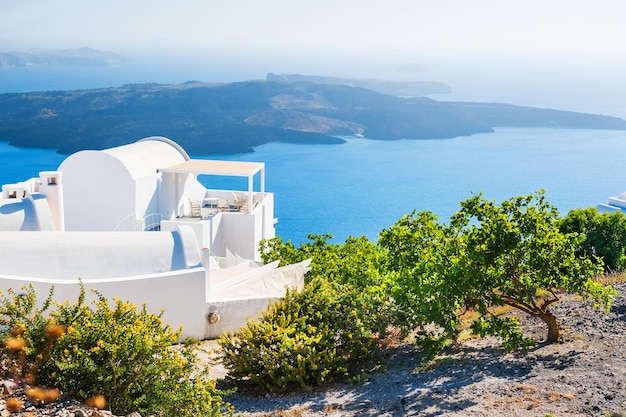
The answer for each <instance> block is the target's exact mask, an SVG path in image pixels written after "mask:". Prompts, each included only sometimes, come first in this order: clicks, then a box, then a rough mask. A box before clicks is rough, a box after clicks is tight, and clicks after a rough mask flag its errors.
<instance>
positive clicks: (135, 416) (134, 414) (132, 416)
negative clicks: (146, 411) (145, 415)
mask: <svg viewBox="0 0 626 417" xmlns="http://www.w3.org/2000/svg"><path fill="white" fill-rule="evenodd" d="M126 417H141V414H139V413H138V412H136V411H135V412H132V413H130V414H129V415H127V416H126Z"/></svg>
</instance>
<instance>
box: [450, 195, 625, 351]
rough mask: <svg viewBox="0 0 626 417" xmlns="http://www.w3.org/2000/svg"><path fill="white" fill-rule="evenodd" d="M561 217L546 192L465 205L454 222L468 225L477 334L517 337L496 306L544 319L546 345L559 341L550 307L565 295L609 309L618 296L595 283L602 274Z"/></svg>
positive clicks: (467, 276) (467, 269)
mask: <svg viewBox="0 0 626 417" xmlns="http://www.w3.org/2000/svg"><path fill="white" fill-rule="evenodd" d="M558 218H559V215H558V212H557V210H556V209H555V208H554V207H553V206H552V205H550V204H549V203H548V202H547V201H546V200H545V197H544V194H543V192H537V193H535V194H532V195H523V196H518V197H514V198H511V199H509V200H506V201H504V202H502V203H501V204H499V205H498V204H496V203H494V202H490V201H487V200H485V199H483V198H482V196H480V195H478V196H474V197H472V198H470V199H468V200H466V201H464V202H463V203H461V210H460V212H458V213H457V214H456V215H455V216H454V219H453V222H455V223H457V224H459V225H463V226H467V228H466V229H465V233H464V237H463V238H464V242H463V244H464V248H465V249H464V256H463V266H462V268H461V270H462V271H463V274H462V280H463V281H464V282H465V286H467V287H468V288H470V289H471V293H473V294H475V295H476V296H478V298H477V300H476V301H477V304H476V305H477V307H478V310H479V312H480V313H481V319H480V320H478V321H476V322H475V323H474V329H475V331H476V332H477V333H479V334H493V333H497V332H500V331H501V330H499V329H503V330H505V334H506V333H507V332H509V333H510V334H511V336H512V337H513V338H516V337H519V333H518V332H516V331H514V330H513V326H511V324H515V323H511V320H512V319H507V320H505V319H502V318H500V317H497V316H495V315H493V314H490V313H489V310H488V307H489V306H492V305H509V306H511V307H514V308H516V309H519V310H521V311H523V312H525V313H527V314H529V315H531V316H535V317H538V318H540V319H541V320H543V321H544V322H545V323H546V325H547V326H548V335H547V340H548V341H549V342H555V341H557V340H558V338H559V334H560V332H559V323H558V320H557V318H556V317H555V315H554V313H553V312H552V311H550V309H549V307H550V306H551V305H553V304H554V303H556V302H558V301H559V300H560V294H561V293H562V291H565V292H567V293H573V294H578V295H580V296H582V297H584V298H595V299H598V300H600V302H601V303H602V304H604V306H605V307H606V308H607V309H608V307H609V305H610V302H611V299H612V296H613V295H614V294H615V291H614V290H613V288H611V287H604V286H602V285H601V284H599V283H597V282H596V281H594V280H593V276H594V275H595V274H596V273H598V272H599V268H597V267H596V266H595V265H594V264H593V263H592V262H591V260H590V259H589V258H585V257H580V256H578V255H577V253H576V249H577V248H578V247H579V245H580V241H581V239H582V237H581V236H580V235H577V234H575V233H570V234H565V233H563V232H561V231H560V230H559V228H558V225H557V221H558Z"/></svg>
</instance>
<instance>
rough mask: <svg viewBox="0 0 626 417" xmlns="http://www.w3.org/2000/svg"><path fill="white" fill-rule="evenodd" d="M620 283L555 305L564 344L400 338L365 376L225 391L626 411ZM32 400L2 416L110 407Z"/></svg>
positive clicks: (409, 406)
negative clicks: (436, 351) (605, 299)
mask: <svg viewBox="0 0 626 417" xmlns="http://www.w3.org/2000/svg"><path fill="white" fill-rule="evenodd" d="M615 288H616V289H617V290H618V292H619V294H618V296H617V297H616V298H615V301H614V303H613V305H612V307H611V310H610V312H609V313H604V311H602V310H596V309H594V308H593V307H592V304H591V302H589V301H582V300H579V299H577V298H575V297H567V299H566V300H565V301H563V302H562V303H560V304H559V305H557V306H555V307H554V311H555V313H556V314H557V316H558V317H559V318H560V319H561V323H562V336H563V337H562V340H561V341H560V342H559V343H556V344H545V343H539V344H538V345H537V346H536V347H534V348H532V349H530V350H528V351H525V352H516V353H510V354H507V353H505V352H504V351H503V350H502V349H501V347H500V344H499V342H498V340H497V339H495V338H489V339H471V340H465V341H464V342H462V343H461V344H460V345H459V346H455V347H453V348H451V349H449V350H448V351H446V352H444V354H443V355H441V356H440V357H439V358H437V359H436V360H434V361H432V362H430V363H427V364H424V363H421V362H420V356H419V352H417V351H416V349H415V348H414V346H413V345H411V344H400V345H398V346H396V347H393V348H389V349H388V350H387V351H386V357H385V361H384V366H383V367H382V368H381V370H380V371H379V372H374V373H372V374H371V375H370V376H369V378H368V380H367V381H366V382H365V383H363V384H361V385H343V384H336V385H332V386H329V387H324V388H323V389H318V390H316V391H313V392H311V393H306V394H303V393H296V394H290V395H265V396H253V395H248V394H245V393H235V394H232V395H230V396H228V397H227V398H226V400H228V401H230V402H231V403H232V405H233V406H234V407H235V411H236V415H237V416H239V417H266V416H267V417H270V416H275V417H318V416H319V417H321V416H326V417H336V416H345V417H356V416H376V417H392V416H438V417H439V416H489V417H491V416H494V417H495V416H498V417H510V416H515V417H518V416H519V417H526V416H529V417H530V416H533V417H534V416H538V417H548V416H554V417H565V416H568V417H575V416H612V417H626V284H625V283H620V284H617V285H615ZM524 326H525V329H526V330H527V332H528V335H532V336H533V337H535V339H536V340H539V341H541V339H542V338H543V337H544V336H545V333H546V328H545V326H544V325H543V324H542V323H541V322H539V321H533V320H529V319H524ZM215 346H217V345H216V344H215V342H212V343H207V345H206V346H205V347H208V348H211V347H215ZM204 359H205V361H206V363H207V364H209V365H210V366H211V367H212V368H211V371H212V373H213V376H214V377H215V378H217V379H218V380H222V379H223V377H224V375H225V370H224V368H223V367H222V366H221V365H220V364H219V362H216V359H215V355H209V356H205V357H204ZM220 384H223V382H220ZM5 398H6V397H5ZM25 402H26V404H25V405H26V407H25V409H24V410H23V411H22V412H20V413H13V414H12V413H10V412H9V410H7V409H6V404H5V401H4V399H0V417H7V416H11V415H13V416H29V417H38V416H55V417H89V416H93V417H96V416H102V417H112V415H111V413H108V412H106V411H103V410H97V409H94V408H89V407H85V406H83V405H81V404H79V403H77V402H74V401H72V400H70V399H63V398H62V399H61V400H60V401H57V402H54V403H52V404H48V405H47V406H36V405H33V404H30V403H29V402H28V401H25ZM131 415H132V416H133V417H140V416H139V414H138V413H133V414H131ZM172 417H175V416H172Z"/></svg>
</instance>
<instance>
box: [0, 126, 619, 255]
mask: <svg viewBox="0 0 626 417" xmlns="http://www.w3.org/2000/svg"><path fill="white" fill-rule="evenodd" d="M174 139H175V138H174ZM0 155H1V156H0V158H1V161H2V163H1V164H0V183H2V184H6V183H11V182H17V181H20V180H24V179H27V178H30V177H33V176H37V174H38V172H39V171H42V170H51V169H56V168H57V167H58V165H59V164H60V162H61V161H62V160H63V158H64V156H62V155H58V154H56V153H54V152H53V151H46V150H22V149H17V148H13V147H10V146H8V145H6V144H4V143H0ZM193 157H194V158H200V157H202V156H198V155H195V156H193ZM213 158H214V159H229V160H246V161H262V162H265V164H266V189H267V191H270V192H273V193H275V200H276V211H275V216H276V217H277V218H278V219H279V222H278V224H277V225H276V229H277V234H278V235H279V236H281V237H282V238H283V239H291V240H292V241H293V242H294V243H296V244H298V243H301V242H303V241H305V240H306V235H307V234H308V233H332V234H333V235H334V236H335V241H337V242H340V241H343V240H344V239H345V238H346V237H348V236H350V235H353V236H360V235H366V236H368V237H369V238H370V239H373V240H376V239H377V236H378V233H379V232H380V231H381V230H382V229H384V228H386V227H388V226H390V225H392V224H393V223H394V222H395V221H396V220H397V219H399V218H400V217H401V216H402V215H404V214H406V213H410V212H411V211H413V210H418V211H421V210H429V211H432V212H434V213H435V214H437V215H438V216H439V218H440V219H442V220H447V219H448V218H449V216H450V215H452V214H453V213H454V212H455V211H456V210H457V209H458V207H459V202H460V201H462V200H464V199H466V198H468V197H470V196H471V195H472V193H478V192H481V191H482V192H483V193H484V195H485V197H487V198H488V199H491V200H498V201H500V200H502V199H506V198H509V197H512V196H515V195H519V194H526V193H532V192H534V191H535V190H538V189H544V190H545V191H546V196H547V199H548V201H550V202H551V203H552V204H554V205H555V206H556V207H557V208H558V209H559V210H560V212H561V213H562V214H565V213H566V212H567V211H568V210H570V209H573V208H577V207H590V206H595V205H596V204H598V203H601V202H605V201H606V198H607V197H608V196H610V195H617V194H620V193H621V192H623V191H625V190H626V174H624V169H623V167H624V161H625V160H626V132H623V131H597V130H568V129H519V128H502V129H498V130H497V131H496V133H493V134H481V135H475V136H471V137H465V138H457V139H452V140H419V141H409V140H401V141H393V142H385V141H373V140H367V139H355V138H353V139H348V142H347V143H346V144H343V145H293V144H275V143H274V144H268V145H264V146H260V147H258V148H257V149H256V152H255V153H253V154H244V155H225V156H220V157H213ZM215 181H216V179H215V178H214V177H204V178H203V182H205V184H207V185H209V186H225V187H234V188H240V189H245V188H246V186H247V183H246V180H243V179H242V180H241V181H239V180H237V181H236V182H234V183H233V182H223V181H221V182H215Z"/></svg>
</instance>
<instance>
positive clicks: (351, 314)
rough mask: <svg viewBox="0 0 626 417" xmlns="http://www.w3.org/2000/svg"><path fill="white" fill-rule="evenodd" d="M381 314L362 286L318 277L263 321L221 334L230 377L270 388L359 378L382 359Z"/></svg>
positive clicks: (281, 389)
mask: <svg viewBox="0 0 626 417" xmlns="http://www.w3.org/2000/svg"><path fill="white" fill-rule="evenodd" d="M376 314H377V313H376V312H375V311H373V310H372V308H371V303H370V302H369V300H368V299H367V296H366V295H364V293H363V292H362V291H359V290H357V289H355V288H354V287H351V286H348V285H340V284H338V283H331V282H328V281H326V280H324V279H321V278H319V277H318V278H313V280H312V281H311V282H310V283H309V284H307V285H306V286H305V288H304V290H302V291H301V292H296V291H289V292H288V293H287V295H286V296H285V297H284V298H283V299H282V300H280V301H277V302H275V303H273V304H272V305H271V306H270V308H269V309H268V310H267V311H265V312H264V313H263V314H262V316H261V317H260V318H259V319H258V320H254V321H252V320H250V321H248V324H247V326H245V327H242V328H241V329H240V330H239V331H237V332H234V333H231V334H224V335H222V336H221V337H220V344H221V346H222V350H223V359H224V366H225V367H226V368H227V369H228V375H227V378H228V379H230V380H231V381H233V383H235V384H236V385H238V386H240V387H243V388H249V389H252V390H258V391H263V390H267V391H270V392H284V391H288V390H293V389H298V388H301V389H305V390H308V389H310V388H312V387H314V386H318V385H321V384H323V383H326V382H330V381H335V380H349V379H358V378H359V377H360V376H362V375H363V374H364V372H365V367H366V366H367V365H371V364H373V363H375V362H376V361H377V358H378V353H379V349H378V346H377V341H376V338H375V333H374V332H373V331H372V322H378V321H379V318H377V317H375V315H376Z"/></svg>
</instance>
